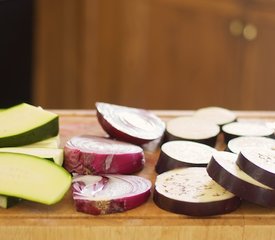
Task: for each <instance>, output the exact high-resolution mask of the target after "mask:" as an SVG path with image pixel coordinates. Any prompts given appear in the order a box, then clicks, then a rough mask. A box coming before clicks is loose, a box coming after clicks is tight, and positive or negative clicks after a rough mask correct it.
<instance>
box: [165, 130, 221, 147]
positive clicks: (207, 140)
mask: <svg viewBox="0 0 275 240" xmlns="http://www.w3.org/2000/svg"><path fill="white" fill-rule="evenodd" d="M217 139H218V134H217V135H216V136H214V137H210V138H205V139H186V138H181V137H178V136H174V135H173V134H171V133H169V132H168V131H167V130H166V131H165V133H164V140H163V142H169V141H175V140H186V141H193V142H198V143H202V144H205V145H208V146H210V147H215V146H216V142H217Z"/></svg>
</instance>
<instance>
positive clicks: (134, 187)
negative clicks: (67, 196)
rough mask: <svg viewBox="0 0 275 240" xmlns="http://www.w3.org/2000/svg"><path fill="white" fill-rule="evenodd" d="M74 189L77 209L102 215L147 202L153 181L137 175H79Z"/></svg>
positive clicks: (75, 178)
mask: <svg viewBox="0 0 275 240" xmlns="http://www.w3.org/2000/svg"><path fill="white" fill-rule="evenodd" d="M72 189H73V199H74V202H75V207H76V210H77V211H79V212H84V213H88V214H93V215H99V214H110V213H118V212H124V211H127V210H130V209H133V208H136V207H138V206H140V205H141V204H143V203H145V202H146V201H147V199H148V198H149V196H150V189H151V182H150V181H149V180H147V179H145V178H142V177H138V176H134V175H110V174H109V175H104V176H94V175H78V176H75V177H74V179H73V185H72Z"/></svg>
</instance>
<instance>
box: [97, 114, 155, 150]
mask: <svg viewBox="0 0 275 240" xmlns="http://www.w3.org/2000/svg"><path fill="white" fill-rule="evenodd" d="M96 114H97V119H98V122H99V123H100V125H101V127H102V128H103V129H104V130H105V132H107V133H108V134H109V135H110V136H111V137H112V138H114V139H117V140H120V141H124V142H128V143H132V144H135V145H139V146H141V145H143V144H145V143H148V142H150V141H152V140H154V139H142V138H137V137H133V136H131V135H128V134H127V133H125V132H122V131H119V130H118V129H116V128H114V127H113V126H112V125H111V124H110V123H109V122H108V121H106V120H105V118H104V116H103V115H102V114H101V113H100V112H99V111H97V112H96Z"/></svg>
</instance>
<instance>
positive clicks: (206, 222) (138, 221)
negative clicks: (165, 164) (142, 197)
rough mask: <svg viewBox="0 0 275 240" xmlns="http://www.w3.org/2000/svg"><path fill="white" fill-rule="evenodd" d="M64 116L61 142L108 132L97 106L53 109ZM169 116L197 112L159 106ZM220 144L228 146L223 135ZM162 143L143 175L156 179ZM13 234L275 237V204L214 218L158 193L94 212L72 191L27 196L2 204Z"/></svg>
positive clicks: (272, 117)
mask: <svg viewBox="0 0 275 240" xmlns="http://www.w3.org/2000/svg"><path fill="white" fill-rule="evenodd" d="M53 111H55V112H57V113H58V114H59V115H60V136H61V145H62V146H64V144H65V142H66V141H67V140H68V139H69V138H71V137H73V136H75V135H80V134H94V135H99V136H104V135H105V132H104V131H103V130H102V128H101V127H100V125H99V124H98V122H97V119H96V116H95V112H94V111H86V110H82V111H69V110H53ZM236 113H237V114H238V116H239V117H240V118H241V119H242V120H248V121H268V122H270V123H272V124H273V123H274V122H275V112H236ZM156 114H158V115H159V116H160V117H162V118H163V120H167V119H169V118H172V117H176V116H184V115H190V114H192V111H156ZM217 148H218V149H223V148H224V144H223V139H222V137H221V138H220V139H219V142H218V144H217ZM158 155H159V148H157V149H155V150H154V151H146V152H145V156H146V165H145V168H144V169H143V170H142V171H141V172H139V173H138V175H140V176H143V177H146V178H148V179H150V180H151V181H152V182H153V183H154V181H155V178H156V173H155V171H154V166H155V164H156V161H157V159H158ZM2 239H3V240H9V239H13V240H16V239H18V240H19V239H20V240H23V239H35V240H40V239H58V240H61V239H66V240H71V239H93V240H102V239H108V240H112V239H122V240H123V239H150V240H154V239H169V240H171V239H186V240H189V239H196V240H200V239H203V240H208V239H209V240H215V239H217V240H221V239H228V240H229V239H230V240H231V239H232V240H236V239H245V240H254V239H255V240H259V239H261V240H262V239H268V240H273V239H275V209H268V208H263V207H260V206H257V205H255V204H252V203H248V202H243V204H242V205H241V207H240V208H239V209H238V210H236V211H235V212H233V213H230V214H225V215H219V216H212V217H203V218H200V217H189V216H185V215H178V214H174V213H170V212H166V211H164V210H162V209H160V208H158V207H157V206H156V205H155V204H154V202H153V200H152V196H151V198H150V199H149V201H148V202H146V203H145V204H143V205H142V206H140V207H138V208H136V209H133V210H130V211H127V212H124V213H117V214H110V215H102V216H92V215H88V214H84V213H79V212H76V210H75V208H74V204H73V201H72V197H71V193H70V192H68V193H67V194H66V196H65V197H64V199H63V200H62V201H61V202H59V203H57V204H56V205H53V206H45V205H42V204H38V203H33V202H28V201H22V202H21V203H20V204H18V205H16V206H14V207H12V208H9V209H0V240H2Z"/></svg>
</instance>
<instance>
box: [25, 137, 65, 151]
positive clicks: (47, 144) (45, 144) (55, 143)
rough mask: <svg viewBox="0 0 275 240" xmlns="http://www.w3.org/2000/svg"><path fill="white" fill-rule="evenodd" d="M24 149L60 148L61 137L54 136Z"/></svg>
mask: <svg viewBox="0 0 275 240" xmlns="http://www.w3.org/2000/svg"><path fill="white" fill-rule="evenodd" d="M22 147H31V148H60V136H59V135H57V136H54V137H50V138H47V139H45V140H42V141H39V142H35V143H31V144H28V145H24V146H22Z"/></svg>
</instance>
